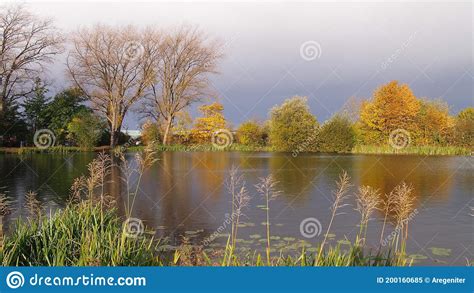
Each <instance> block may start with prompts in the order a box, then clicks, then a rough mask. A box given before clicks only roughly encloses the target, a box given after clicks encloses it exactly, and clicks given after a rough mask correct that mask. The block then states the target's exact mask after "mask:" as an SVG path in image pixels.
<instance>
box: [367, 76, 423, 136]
mask: <svg viewBox="0 0 474 293" xmlns="http://www.w3.org/2000/svg"><path fill="white" fill-rule="evenodd" d="M419 110H420V102H419V101H418V99H417V98H416V97H415V95H414V94H413V92H412V91H411V89H410V88H409V87H408V85H407V84H399V83H398V82H397V81H392V82H390V83H388V84H385V85H383V86H381V87H379V88H378V89H376V90H375V92H374V94H373V96H372V99H371V100H370V101H364V102H363V103H362V106H361V112H360V120H359V122H360V125H359V126H360V132H361V134H362V139H363V141H364V142H365V143H380V142H382V141H385V140H386V139H387V138H388V137H389V135H390V132H391V131H393V130H395V129H399V128H401V129H404V130H406V131H409V132H414V131H416V128H417V125H416V122H417V116H418V112H419Z"/></svg>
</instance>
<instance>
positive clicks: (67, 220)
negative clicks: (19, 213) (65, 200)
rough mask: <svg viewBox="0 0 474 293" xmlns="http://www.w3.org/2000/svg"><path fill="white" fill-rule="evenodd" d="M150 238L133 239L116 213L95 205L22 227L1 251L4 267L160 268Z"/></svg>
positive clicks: (85, 203)
mask: <svg viewBox="0 0 474 293" xmlns="http://www.w3.org/2000/svg"><path fill="white" fill-rule="evenodd" d="M156 245H157V244H156V243H155V242H154V240H153V238H151V237H141V238H136V239H134V238H129V237H126V236H125V235H124V233H123V229H122V221H121V219H120V218H119V217H118V216H117V214H116V212H115V210H114V209H107V210H105V211H103V210H101V208H100V206H99V205H97V204H96V203H94V202H93V201H91V200H86V201H82V202H80V203H78V204H74V205H69V206H67V207H66V208H65V209H64V210H62V211H60V212H57V213H55V214H53V215H51V216H50V217H49V218H48V217H44V218H42V219H40V220H35V219H30V220H28V221H26V222H18V223H17V227H16V229H15V230H14V232H13V234H12V235H9V236H8V237H6V238H5V241H4V245H3V249H2V250H1V251H0V262H1V263H2V265H4V266H99V265H101V266H132V265H159V264H160V261H159V259H158V257H157V256H156V255H155V253H154V251H155V247H156Z"/></svg>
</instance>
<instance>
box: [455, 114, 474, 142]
mask: <svg viewBox="0 0 474 293" xmlns="http://www.w3.org/2000/svg"><path fill="white" fill-rule="evenodd" d="M455 137H456V138H455V139H456V144H457V145H460V146H466V147H471V148H472V147H474V108H472V107H469V108H466V109H464V110H462V111H461V112H459V114H458V116H457V117H456V125H455Z"/></svg>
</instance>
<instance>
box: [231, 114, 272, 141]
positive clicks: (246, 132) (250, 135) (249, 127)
mask: <svg viewBox="0 0 474 293" xmlns="http://www.w3.org/2000/svg"><path fill="white" fill-rule="evenodd" d="M267 136H268V133H267V132H266V131H265V129H264V127H263V126H262V125H261V124H259V123H258V122H257V121H254V120H250V121H247V122H244V123H242V124H241V125H240V126H239V128H238V129H237V140H238V142H239V143H240V144H243V145H248V146H264V145H265V143H266V140H267Z"/></svg>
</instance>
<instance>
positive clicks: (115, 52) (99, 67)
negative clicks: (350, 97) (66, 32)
mask: <svg viewBox="0 0 474 293" xmlns="http://www.w3.org/2000/svg"><path fill="white" fill-rule="evenodd" d="M160 40H161V34H160V33H159V32H157V31H155V30H152V29H144V30H139V29H136V28H134V27H132V26H128V27H113V26H104V25H96V26H94V27H92V28H84V29H80V30H78V31H77V32H76V33H75V34H74V35H73V39H72V41H73V48H72V50H71V52H70V54H69V57H68V59H67V66H68V70H69V73H70V76H71V79H72V81H73V82H74V84H75V85H76V86H77V87H79V88H80V89H81V91H82V92H83V93H84V94H85V95H86V96H87V97H88V99H90V101H91V102H92V106H93V108H94V109H95V110H96V111H97V112H99V113H101V114H102V115H104V116H105V117H106V119H107V122H108V126H109V130H110V146H111V147H115V145H117V143H118V138H119V134H120V131H121V128H122V122H123V119H124V117H125V114H126V113H127V111H128V110H129V109H130V107H131V106H132V105H133V104H134V103H135V102H136V101H137V100H138V99H140V98H141V97H142V96H143V95H144V93H145V90H146V89H147V88H149V87H150V86H151V85H152V84H153V82H154V79H155V75H156V69H157V62H158V60H159V59H160Z"/></svg>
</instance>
